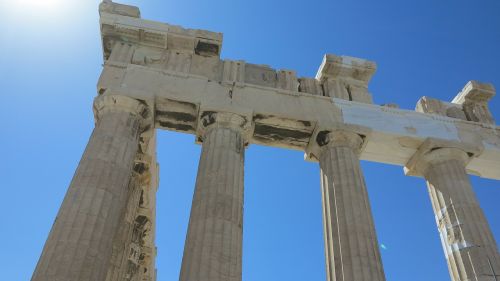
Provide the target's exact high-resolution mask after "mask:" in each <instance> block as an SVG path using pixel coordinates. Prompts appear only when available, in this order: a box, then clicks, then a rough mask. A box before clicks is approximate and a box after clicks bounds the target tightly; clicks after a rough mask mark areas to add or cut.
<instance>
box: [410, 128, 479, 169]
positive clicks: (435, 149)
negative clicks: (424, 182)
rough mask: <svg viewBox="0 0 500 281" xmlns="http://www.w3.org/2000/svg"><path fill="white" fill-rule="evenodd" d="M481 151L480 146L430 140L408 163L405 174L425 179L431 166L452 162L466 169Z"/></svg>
mask: <svg viewBox="0 0 500 281" xmlns="http://www.w3.org/2000/svg"><path fill="white" fill-rule="evenodd" d="M481 151H482V147H479V146H475V145H469V144H466V143H455V142H450V141H445V140H438V139H432V138H429V139H427V140H425V141H424V142H423V143H422V145H420V147H419V148H418V150H417V152H416V153H415V154H414V155H413V156H412V157H411V158H410V160H409V161H408V162H407V163H406V165H405V167H404V172H405V175H407V176H416V177H425V174H426V172H427V169H428V168H429V167H430V166H431V165H433V164H438V163H442V162H446V161H450V160H457V161H459V162H461V163H462V164H463V165H464V167H465V166H467V164H468V163H469V161H470V160H471V159H472V158H474V157H475V156H477V155H479V154H480V153H481Z"/></svg>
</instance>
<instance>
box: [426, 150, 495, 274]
mask: <svg viewBox="0 0 500 281" xmlns="http://www.w3.org/2000/svg"><path fill="white" fill-rule="evenodd" d="M431 153H432V154H431V155H430V156H432V155H434V156H433V157H430V156H428V157H427V158H429V159H428V167H427V168H426V169H425V172H424V176H425V179H426V180H427V187H428V190H429V195H430V198H431V202H432V206H433V209H434V214H435V217H436V223H437V226H438V229H439V233H440V236H441V242H442V244H443V249H444V252H445V256H446V259H447V262H448V269H449V271H450V275H451V277H452V280H453V281H468V280H474V281H496V280H500V256H499V253H498V248H497V244H496V242H495V239H494V237H493V235H492V233H491V230H490V228H489V225H488V222H487V220H486V217H485V216H484V213H483V211H482V209H481V207H480V206H479V203H478V201H477V198H476V195H475V194H474V191H473V189H472V185H471V183H470V180H469V177H468V176H467V173H466V170H465V164H464V162H465V160H466V159H467V158H468V156H467V154H466V153H465V152H463V151H461V150H459V149H455V148H441V149H438V150H437V151H434V152H431Z"/></svg>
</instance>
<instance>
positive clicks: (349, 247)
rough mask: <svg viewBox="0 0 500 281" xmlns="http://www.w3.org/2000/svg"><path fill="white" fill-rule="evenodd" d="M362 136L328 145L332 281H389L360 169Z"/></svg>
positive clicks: (326, 202)
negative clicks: (386, 277) (383, 265)
mask: <svg viewBox="0 0 500 281" xmlns="http://www.w3.org/2000/svg"><path fill="white" fill-rule="evenodd" d="M361 144H362V139H361V137H360V136H358V135H357V134H354V133H349V132H340V131H334V132H332V133H330V134H329V136H328V138H327V139H325V140H323V143H322V144H320V145H323V146H322V147H321V152H320V157H319V163H320V168H321V191H322V201H323V226H324V238H325V256H326V270H327V280H328V281H334V280H335V281H382V280H385V277H384V270H383V267H382V261H381V257H380V252H379V249H378V242H377V236H376V233H375V227H374V223H373V218H372V214H371V208H370V203H369V200H368V194H367V191H366V186H365V180H364V177H363V173H362V171H361V167H360V163H359V157H358V153H359V151H358V150H359V148H360V146H361Z"/></svg>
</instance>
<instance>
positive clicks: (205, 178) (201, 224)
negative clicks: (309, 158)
mask: <svg viewBox="0 0 500 281" xmlns="http://www.w3.org/2000/svg"><path fill="white" fill-rule="evenodd" d="M243 164H244V145H243V139H242V136H241V133H240V132H239V131H237V130H234V129H230V128H221V127H216V128H212V129H210V130H209V131H208V132H207V133H206V134H205V136H204V140H203V146H202V153H201V157H200V164H199V169H198V176H197V180H196V187H195V194H194V196H193V205H192V207H191V215H190V219H189V226H188V233H187V235H186V244H185V246H184V256H183V259H182V266H181V273H180V278H179V280H181V281H212V280H213V281H240V280H241V247H242V226H241V223H242V219H243V218H242V216H243Z"/></svg>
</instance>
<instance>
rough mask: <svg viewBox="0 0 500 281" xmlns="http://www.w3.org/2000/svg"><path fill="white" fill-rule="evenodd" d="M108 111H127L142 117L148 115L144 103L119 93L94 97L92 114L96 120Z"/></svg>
mask: <svg viewBox="0 0 500 281" xmlns="http://www.w3.org/2000/svg"><path fill="white" fill-rule="evenodd" d="M110 112H128V113H131V114H133V115H137V116H139V117H142V118H147V117H148V115H149V114H148V109H147V106H146V104H145V103H143V102H141V101H139V100H136V99H134V98H130V97H127V96H121V95H101V96H97V97H96V98H95V99H94V115H95V118H96V120H99V119H100V118H102V115H103V114H106V113H110Z"/></svg>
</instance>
